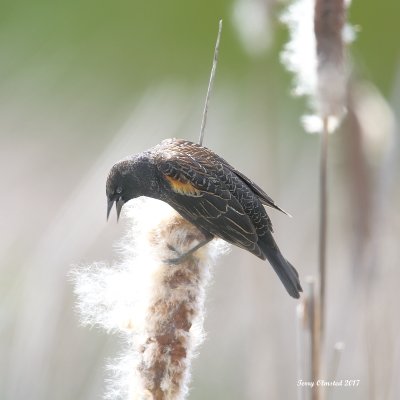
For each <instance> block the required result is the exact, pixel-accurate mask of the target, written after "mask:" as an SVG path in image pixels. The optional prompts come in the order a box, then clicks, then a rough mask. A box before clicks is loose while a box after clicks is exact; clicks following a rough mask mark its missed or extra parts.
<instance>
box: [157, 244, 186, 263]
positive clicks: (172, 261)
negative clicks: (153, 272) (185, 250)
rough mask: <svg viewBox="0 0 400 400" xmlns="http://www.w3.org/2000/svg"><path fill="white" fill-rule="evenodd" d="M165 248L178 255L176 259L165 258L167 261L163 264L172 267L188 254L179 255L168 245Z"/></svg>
mask: <svg viewBox="0 0 400 400" xmlns="http://www.w3.org/2000/svg"><path fill="white" fill-rule="evenodd" d="M167 247H168V249H169V250H171V251H173V252H175V253H176V254H178V257H176V258H167V259H165V260H163V263H165V264H174V265H176V264H179V263H181V262H182V261H183V260H184V259H185V258H186V257H187V256H188V254H180V253H179V251H178V250H176V249H175V247H174V246H172V245H170V244H167Z"/></svg>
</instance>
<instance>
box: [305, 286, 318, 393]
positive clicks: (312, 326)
mask: <svg viewBox="0 0 400 400" xmlns="http://www.w3.org/2000/svg"><path fill="white" fill-rule="evenodd" d="M306 285H307V286H306V291H307V294H306V296H307V297H306V299H307V300H306V302H307V323H308V330H309V333H310V346H311V351H310V356H311V357H310V358H311V360H310V369H311V371H310V375H311V381H312V382H314V386H313V387H312V389H311V399H312V400H321V399H322V394H321V387H320V386H317V381H318V379H320V372H321V346H320V344H321V343H320V321H319V315H320V313H319V304H318V295H317V290H316V285H315V280H314V279H312V278H309V279H308V280H307V283H306Z"/></svg>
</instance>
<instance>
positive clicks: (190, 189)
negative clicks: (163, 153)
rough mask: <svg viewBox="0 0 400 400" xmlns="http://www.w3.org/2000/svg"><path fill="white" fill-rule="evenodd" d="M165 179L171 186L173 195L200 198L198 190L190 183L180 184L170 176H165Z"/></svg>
mask: <svg viewBox="0 0 400 400" xmlns="http://www.w3.org/2000/svg"><path fill="white" fill-rule="evenodd" d="M165 179H166V180H167V181H168V183H169V184H170V185H171V189H172V190H173V191H174V192H175V193H179V194H184V195H186V196H192V197H198V196H200V195H201V194H200V190H199V189H196V188H195V187H194V186H193V185H192V184H191V183H190V182H185V183H184V182H181V181H180V180H178V179H175V178H172V177H171V176H167V175H165Z"/></svg>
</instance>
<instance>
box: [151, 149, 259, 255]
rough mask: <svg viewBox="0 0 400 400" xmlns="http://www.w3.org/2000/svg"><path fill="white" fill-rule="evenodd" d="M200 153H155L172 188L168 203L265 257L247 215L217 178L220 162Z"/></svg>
mask: <svg viewBox="0 0 400 400" xmlns="http://www.w3.org/2000/svg"><path fill="white" fill-rule="evenodd" d="M202 155H203V157H201V156H200V155H199V154H196V155H193V154H190V155H189V154H187V152H186V153H185V152H183V151H181V150H180V151H179V152H177V153H174V154H167V153H166V152H165V151H163V152H160V153H159V154H158V155H157V161H156V165H157V167H158V169H159V171H160V172H161V174H162V175H163V176H164V178H165V182H166V183H167V184H168V185H169V187H170V189H171V191H169V192H170V197H169V199H168V200H169V203H170V204H171V205H172V206H173V207H174V208H175V209H176V210H177V211H178V212H179V213H180V214H181V215H183V216H184V217H185V218H186V219H187V220H189V221H190V222H192V223H193V224H195V225H197V226H199V227H200V228H202V229H204V230H206V231H208V232H211V233H212V234H214V235H216V236H218V237H220V238H222V239H224V240H226V241H228V242H230V243H233V244H235V245H236V246H239V247H242V248H244V249H246V250H248V251H250V252H252V253H253V254H255V255H257V256H258V257H260V258H264V256H263V254H262V252H261V250H260V249H259V248H258V246H257V241H258V235H257V232H256V229H255V227H254V225H253V223H252V221H251V219H250V217H249V216H248V215H247V213H246V212H245V210H244V209H243V207H242V205H241V204H240V202H239V201H238V200H237V199H236V198H235V197H234V196H233V194H232V193H231V192H230V190H229V187H228V186H226V185H225V184H224V183H223V182H221V181H220V179H219V178H218V170H219V169H220V167H221V166H218V165H217V164H216V162H215V161H216V160H215V159H213V160H212V161H213V162H210V161H211V160H209V159H205V157H204V156H206V157H207V154H205V155H204V153H203V154H202ZM200 161H203V163H200Z"/></svg>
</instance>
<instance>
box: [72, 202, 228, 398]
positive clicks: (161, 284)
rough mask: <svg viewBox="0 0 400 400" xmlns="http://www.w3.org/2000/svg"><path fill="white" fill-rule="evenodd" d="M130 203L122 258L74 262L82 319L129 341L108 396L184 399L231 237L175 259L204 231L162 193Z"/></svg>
mask: <svg viewBox="0 0 400 400" xmlns="http://www.w3.org/2000/svg"><path fill="white" fill-rule="evenodd" d="M124 208H125V209H126V211H125V215H126V216H127V218H128V220H129V221H130V222H131V224H130V226H129V229H128V232H127V234H126V237H125V239H124V240H123V243H122V244H121V246H120V250H121V252H122V257H121V260H120V261H119V262H118V263H117V264H116V265H113V266H107V265H106V264H104V263H95V264H92V265H89V266H80V267H77V268H75V271H74V280H75V292H76V294H77V296H78V308H79V311H80V314H81V316H82V321H83V323H85V324H90V325H98V326H100V327H103V328H105V329H106V330H107V331H111V332H118V333H120V334H122V336H123V337H124V338H125V339H126V342H127V343H126V345H125V347H126V348H125V350H124V353H123V354H122V355H121V357H120V359H119V361H117V362H116V363H115V365H113V366H111V367H110V368H111V370H112V371H113V372H114V374H113V378H112V379H110V387H109V391H108V394H107V396H106V398H108V399H129V400H131V399H141V400H142V399H155V400H163V399H165V400H166V399H168V400H175V399H183V398H184V397H185V395H186V394H187V392H188V383H189V378H190V364H191V360H192V358H193V355H194V352H195V349H196V347H197V346H198V345H199V344H200V343H201V342H202V340H203V335H204V334H203V316H204V297H205V288H206V286H207V283H208V282H209V279H210V273H211V266H212V264H213V263H214V260H215V258H216V256H217V255H218V254H221V253H223V252H225V251H226V250H227V245H226V244H225V242H223V241H221V240H213V241H212V242H211V243H209V244H208V245H206V246H204V247H202V248H200V249H199V250H198V251H196V252H195V253H194V254H193V255H192V256H190V257H188V258H187V259H185V260H184V261H183V262H181V263H180V264H171V263H168V262H166V261H165V260H168V259H173V258H176V257H177V252H178V253H181V254H182V253H185V252H187V251H188V250H189V249H191V248H192V247H193V246H195V245H196V244H198V243H199V242H201V241H203V240H204V236H203V234H202V233H201V232H200V231H199V230H197V229H196V228H195V227H194V226H193V225H192V224H190V223H188V222H187V221H186V220H184V219H183V218H182V217H181V216H179V215H178V214H177V213H176V212H175V211H174V210H172V208H171V207H169V206H168V205H167V204H165V203H163V202H161V201H157V200H153V199H147V198H139V199H136V200H134V201H131V202H130V203H129V204H128V205H126V206H125V207H124Z"/></svg>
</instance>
